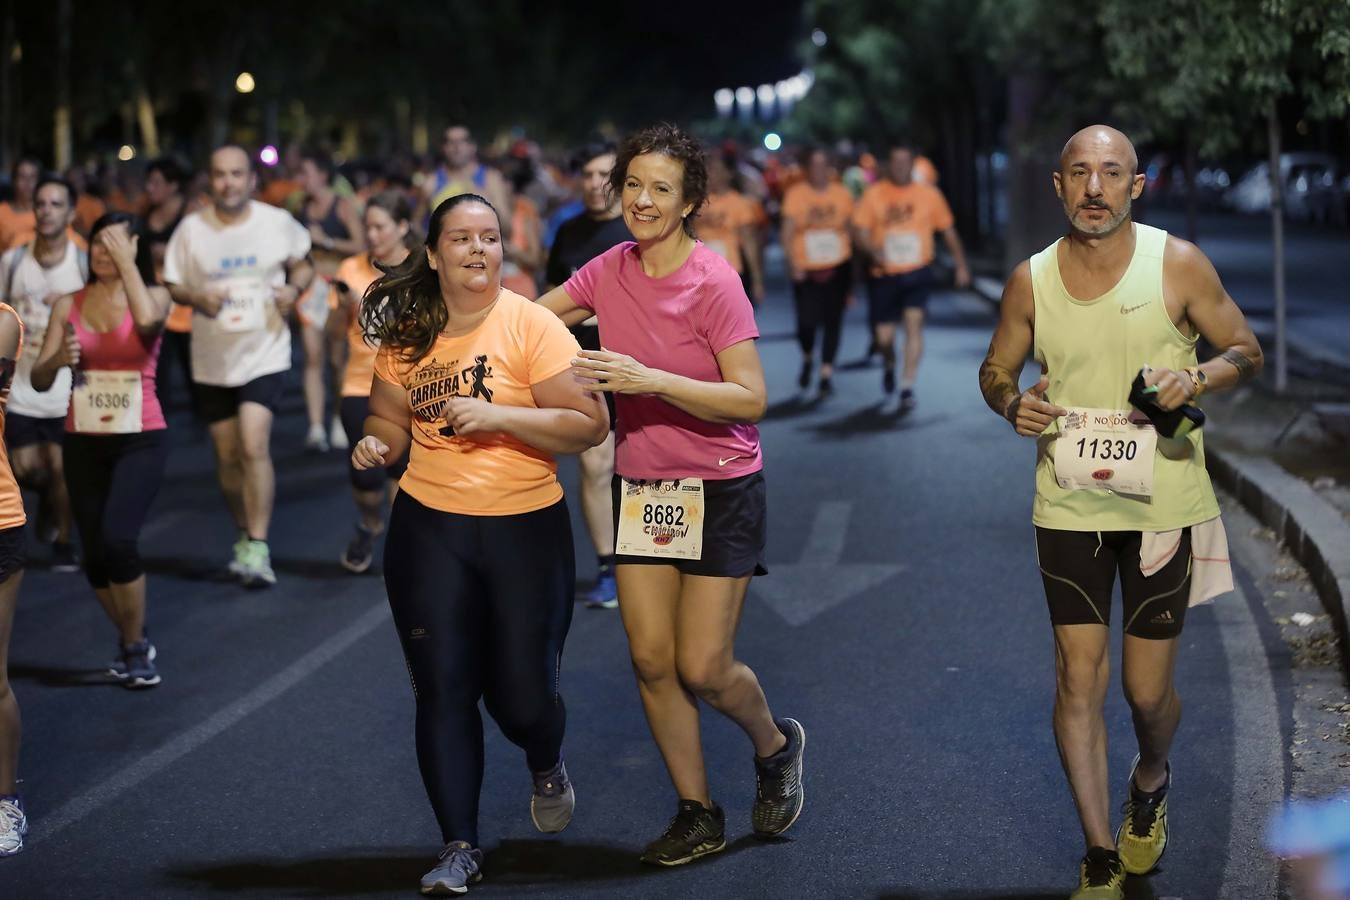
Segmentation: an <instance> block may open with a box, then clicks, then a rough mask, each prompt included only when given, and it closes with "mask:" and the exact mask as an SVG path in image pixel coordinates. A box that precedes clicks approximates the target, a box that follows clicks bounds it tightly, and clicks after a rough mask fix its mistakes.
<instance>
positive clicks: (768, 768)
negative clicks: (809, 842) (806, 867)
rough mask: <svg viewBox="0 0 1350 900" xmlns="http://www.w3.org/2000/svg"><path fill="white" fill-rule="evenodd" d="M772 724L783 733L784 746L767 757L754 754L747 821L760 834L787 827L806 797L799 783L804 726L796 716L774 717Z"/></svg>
mask: <svg viewBox="0 0 1350 900" xmlns="http://www.w3.org/2000/svg"><path fill="white" fill-rule="evenodd" d="M774 724H776V725H777V726H778V729H779V730H780V731H782V732H783V734H784V736H786V737H787V746H786V747H784V748H783V749H782V750H780V751H778V752H777V753H775V754H774V755H773V756H771V757H769V758H768V759H760V758H759V757H758V756H756V757H755V806H754V809H753V810H751V813H750V824H751V825H752V826H754V829H755V834H757V835H760V836H761V837H768V836H771V835H775V834H782V833H783V832H785V831H787V830H788V828H790V827H791V826H792V823H793V822H795V821H797V817H798V816H800V815H801V814H802V801H803V800H804V799H805V797H806V792H805V790H804V788H803V787H802V751H803V750H805V749H806V729H804V728H802V723H801V722H798V721H797V720H796V719H777V720H775V723H774Z"/></svg>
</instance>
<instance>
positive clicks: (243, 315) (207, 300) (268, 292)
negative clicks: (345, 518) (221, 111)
mask: <svg viewBox="0 0 1350 900" xmlns="http://www.w3.org/2000/svg"><path fill="white" fill-rule="evenodd" d="M210 176H211V200H212V203H211V205H210V206H208V207H205V208H204V209H201V210H199V211H197V212H194V213H192V214H191V215H189V216H187V217H185V218H184V219H183V221H182V222H181V223H180V224H179V226H178V227H177V228H176V229H175V230H174V233H173V237H171V238H170V239H169V246H168V248H167V249H166V250H165V252H164V281H165V283H166V284H167V285H168V287H169V292H170V293H171V294H172V295H173V299H174V301H175V302H177V303H181V304H184V305H185V306H190V307H192V309H193V312H194V315H193V317H192V381H193V383H194V384H195V386H196V389H197V399H198V403H199V404H200V408H201V413H202V415H203V416H204V417H205V419H206V421H207V423H208V425H209V426H210V430H211V440H212V442H213V443H214V444H215V450H216V463H217V472H218V474H219V477H220V488H221V491H223V492H224V494H225V502H226V503H227V504H228V505H229V507H230V513H231V514H232V515H233V516H234V520H235V524H237V525H238V526H239V540H238V541H236V542H235V545H234V559H233V561H232V562H231V563H230V571H231V572H233V573H234V574H236V575H237V576H239V579H240V580H241V581H242V582H243V583H244V584H245V585H246V586H247V587H269V586H271V585H273V584H276V580H277V579H276V575H275V573H273V571H272V559H271V553H270V552H269V551H268V548H267V531H268V527H269V526H270V524H271V520H272V503H273V499H274V497H275V494H276V476H275V473H274V472H273V469H272V455H271V446H270V444H271V438H272V417H273V414H274V413H275V412H276V408H277V404H278V402H279V401H280V399H281V392H282V387H283V384H284V378H285V373H286V370H288V369H289V368H290V367H291V331H290V327H289V325H288V324H287V318H288V317H289V316H290V314H291V311H292V310H293V309H294V308H295V300H296V298H297V297H298V296H299V295H300V294H301V293H302V292H303V291H304V289H305V288H306V287H308V286H309V282H310V280H311V279H312V278H313V277H314V270H313V267H312V266H311V265H310V263H309V260H308V258H307V257H308V254H309V250H310V239H309V232H307V231H305V229H304V228H303V227H302V226H301V225H300V223H298V222H296V221H295V219H294V218H293V217H292V216H291V214H290V213H288V212H286V211H285V210H284V209H277V208H276V207H272V206H268V205H267V204H265V203H260V202H258V201H255V200H254V199H253V191H254V189H255V188H256V187H257V182H258V178H257V173H256V172H254V170H253V164H252V160H251V159H250V158H249V155H248V153H247V152H245V151H244V150H243V148H241V147H236V146H233V145H227V146H224V147H221V148H220V149H218V150H216V151H215V152H214V153H212V154H211V166H210Z"/></svg>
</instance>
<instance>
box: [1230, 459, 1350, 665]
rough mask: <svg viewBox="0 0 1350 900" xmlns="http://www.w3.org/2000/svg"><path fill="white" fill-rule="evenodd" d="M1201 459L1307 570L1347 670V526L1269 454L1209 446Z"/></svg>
mask: <svg viewBox="0 0 1350 900" xmlns="http://www.w3.org/2000/svg"><path fill="white" fill-rule="evenodd" d="M1205 461H1206V467H1207V468H1208V469H1209V474H1210V476H1211V477H1213V479H1214V480H1215V481H1216V482H1218V483H1219V485H1220V486H1222V487H1223V488H1224V489H1225V490H1226V491H1228V492H1229V493H1230V494H1232V495H1233V496H1235V497H1237V499H1238V501H1239V502H1241V503H1242V505H1243V506H1245V507H1246V508H1247V510H1248V511H1249V512H1251V514H1252V515H1254V516H1255V517H1256V518H1257V519H1258V520H1259V521H1260V522H1261V523H1262V524H1264V525H1265V526H1266V527H1267V528H1270V529H1271V530H1273V531H1274V532H1275V536H1276V537H1277V538H1278V539H1279V540H1280V541H1281V542H1282V543H1283V544H1284V545H1285V546H1286V547H1287V548H1289V552H1290V553H1291V554H1293V556H1294V558H1295V559H1296V560H1298V561H1299V563H1300V564H1301V565H1302V566H1303V567H1304V568H1305V569H1307V570H1308V574H1309V575H1310V576H1311V577H1312V582H1313V585H1314V586H1315V587H1316V588H1317V594H1318V596H1319V597H1321V598H1322V606H1323V608H1324V609H1325V610H1326V611H1327V613H1328V614H1329V615H1330V616H1331V621H1332V624H1333V625H1334V626H1335V628H1336V637H1337V638H1338V639H1339V641H1340V649H1341V665H1342V667H1343V668H1344V669H1346V670H1347V671H1350V630H1348V629H1347V624H1348V623H1350V525H1348V524H1346V521H1345V519H1344V518H1343V517H1342V516H1341V514H1340V512H1338V511H1337V510H1336V509H1335V507H1333V506H1332V505H1331V504H1330V503H1328V502H1327V501H1325V500H1323V499H1322V498H1321V497H1319V496H1318V495H1317V492H1316V491H1314V490H1313V489H1312V488H1311V487H1310V486H1309V485H1308V484H1307V483H1306V482H1304V481H1301V480H1300V479H1298V478H1295V477H1294V476H1293V475H1290V474H1289V473H1288V472H1286V471H1284V469H1282V468H1280V467H1279V466H1278V465H1276V464H1275V463H1273V462H1271V461H1270V460H1268V459H1262V458H1260V457H1255V456H1249V455H1247V454H1244V453H1238V452H1235V451H1232V450H1223V449H1219V448H1216V447H1213V446H1211V447H1206V448H1205Z"/></svg>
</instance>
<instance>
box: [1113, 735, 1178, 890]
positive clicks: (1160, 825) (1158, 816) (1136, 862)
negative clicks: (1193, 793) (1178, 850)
mask: <svg viewBox="0 0 1350 900" xmlns="http://www.w3.org/2000/svg"><path fill="white" fill-rule="evenodd" d="M1138 768H1139V757H1138V756H1136V757H1135V758H1134V765H1132V766H1130V780H1129V783H1128V785H1127V786H1126V788H1125V791H1126V794H1127V799H1126V801H1125V805H1124V806H1123V807H1121V812H1123V813H1124V814H1125V820H1124V821H1123V822H1121V823H1120V829H1119V830H1118V831H1117V832H1116V849H1117V850H1118V851H1119V852H1120V860H1121V862H1123V863H1124V864H1125V871H1126V872H1128V873H1130V874H1131V875H1147V874H1148V873H1149V872H1152V871H1153V870H1154V868H1155V867H1157V865H1158V860H1160V859H1162V855H1163V851H1164V850H1166V849H1167V790H1168V788H1170V787H1171V786H1172V767H1171V765H1170V764H1169V765H1168V766H1167V782H1166V783H1165V784H1164V785H1163V786H1162V787H1161V788H1160V789H1159V790H1156V791H1154V792H1153V793H1151V794H1141V793H1140V792H1139V791H1137V790H1136V789H1135V786H1134V773H1135V771H1136V770H1137V769H1138Z"/></svg>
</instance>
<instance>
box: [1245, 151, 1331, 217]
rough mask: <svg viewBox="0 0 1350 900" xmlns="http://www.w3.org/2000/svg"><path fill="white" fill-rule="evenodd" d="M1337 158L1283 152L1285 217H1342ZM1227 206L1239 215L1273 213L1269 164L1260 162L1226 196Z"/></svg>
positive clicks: (1282, 169)
mask: <svg viewBox="0 0 1350 900" xmlns="http://www.w3.org/2000/svg"><path fill="white" fill-rule="evenodd" d="M1339 170H1340V166H1339V164H1338V163H1337V161H1336V158H1335V157H1334V156H1331V155H1329V154H1326V153H1283V154H1281V155H1280V180H1281V183H1282V184H1283V185H1284V198H1285V214H1286V215H1287V216H1289V217H1290V218H1293V219H1311V220H1313V221H1334V219H1335V217H1336V216H1343V215H1344V212H1343V207H1344V204H1343V202H1342V200H1341V198H1340V196H1339V195H1340V182H1339V180H1338V173H1339ZM1223 199H1224V204H1225V205H1227V206H1228V207H1230V208H1231V209H1235V210H1237V211H1239V212H1245V213H1263V212H1268V211H1269V210H1270V164H1269V163H1267V162H1259V163H1257V164H1256V165H1254V166H1252V167H1251V168H1250V169H1248V170H1247V172H1246V174H1244V175H1243V176H1242V177H1241V178H1239V179H1238V180H1237V183H1236V184H1234V185H1233V186H1232V187H1230V188H1229V189H1228V190H1227V191H1225V192H1224V195H1223ZM1338 207H1339V208H1341V210H1342V211H1341V212H1336V211H1335V209H1336V208H1338Z"/></svg>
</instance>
